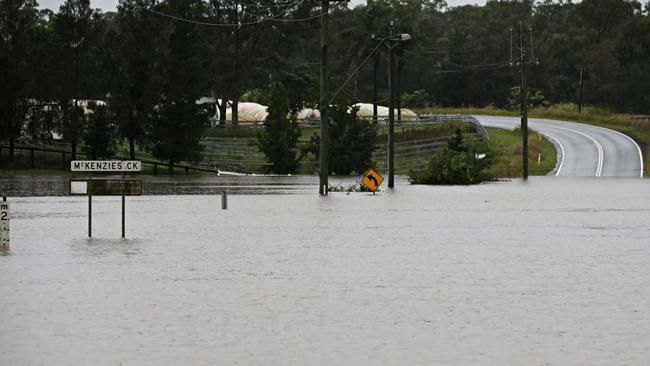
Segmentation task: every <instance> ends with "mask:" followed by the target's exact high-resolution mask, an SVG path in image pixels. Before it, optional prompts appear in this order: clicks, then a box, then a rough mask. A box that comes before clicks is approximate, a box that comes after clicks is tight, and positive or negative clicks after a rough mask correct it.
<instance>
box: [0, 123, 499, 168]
mask: <svg viewBox="0 0 650 366" xmlns="http://www.w3.org/2000/svg"><path fill="white" fill-rule="evenodd" d="M457 123H461V124H463V125H465V126H466V127H468V130H469V131H471V132H468V133H465V134H464V137H465V139H468V140H471V139H481V140H484V141H485V140H488V135H487V132H486V131H485V129H484V128H483V126H481V124H480V123H479V122H478V120H477V119H476V118H474V117H472V116H465V115H421V116H419V118H418V119H409V120H402V121H401V122H397V123H396V126H395V129H396V133H398V134H399V133H400V132H407V130H409V129H417V128H418V127H426V126H435V125H440V126H442V125H444V124H457ZM314 126H316V125H314ZM384 127H385V126H380V130H381V132H384V131H383V129H384ZM417 133H418V132H417V131H416V133H415V134H416V135H417ZM449 137H450V136H449V135H445V136H437V137H430V138H421V139H410V140H408V141H401V142H396V143H395V171H396V173H397V174H405V173H407V172H408V171H409V170H412V169H413V170H420V169H423V168H424V167H425V166H426V161H427V160H428V159H429V157H430V155H431V153H432V152H433V151H434V150H435V149H436V148H438V147H439V146H442V145H445V144H446V143H447V140H448V139H449ZM201 143H202V145H203V147H204V150H203V159H202V160H201V161H200V162H196V163H189V162H187V163H179V164H174V167H175V168H180V169H184V170H185V172H186V173H188V172H189V171H191V170H194V171H204V172H214V173H217V172H219V171H230V172H236V173H245V174H248V173H264V172H265V167H266V166H267V165H268V161H267V160H266V157H265V156H264V154H263V153H262V152H260V151H259V149H258V145H257V139H255V138H225V137H205V138H203V140H202V142H201ZM305 145H306V143H305V142H303V143H302V145H301V147H302V148H304V147H306V146H305ZM7 148H8V147H7V146H6V145H4V146H3V145H0V158H1V157H2V153H3V149H4V150H6V149H7ZM84 148H86V146H85V145H83V144H80V145H78V154H79V155H84V156H85V154H84V153H83V151H84ZM70 149H71V144H70V143H69V142H66V141H57V140H51V141H29V142H28V143H22V144H19V145H17V146H16V150H19V151H27V152H29V153H30V159H31V164H32V166H34V152H35V151H39V152H47V153H53V154H61V164H62V165H61V166H62V168H63V169H68V168H69V165H68V164H69V159H68V158H69V156H70ZM387 155H388V146H387V143H379V144H377V145H376V148H375V151H374V153H373V156H372V160H373V162H374V163H375V165H376V167H377V168H378V169H379V170H385V168H386V161H387ZM128 156H129V151H128V149H127V148H126V147H125V146H120V147H119V148H118V149H117V151H116V154H115V158H117V159H127V158H128ZM136 158H137V159H138V160H141V161H142V162H143V164H146V165H150V166H152V167H153V173H154V174H157V173H158V166H159V165H160V166H161V168H162V167H164V166H167V164H166V163H164V162H161V161H158V160H157V159H155V158H154V157H153V156H152V155H151V154H150V153H149V152H147V151H143V150H138V151H137V155H136ZM316 171H318V161H317V160H316V158H315V157H314V156H311V155H308V156H305V157H303V160H302V162H301V167H300V170H299V172H298V173H302V174H311V173H314V172H316Z"/></svg>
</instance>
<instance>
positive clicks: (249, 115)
mask: <svg viewBox="0 0 650 366" xmlns="http://www.w3.org/2000/svg"><path fill="white" fill-rule="evenodd" d="M237 106H238V108H237V112H238V119H239V123H242V124H246V123H254V122H262V121H264V120H265V119H266V116H268V115H269V113H268V112H267V111H266V110H267V109H268V107H267V106H265V105H261V104H259V103H252V102H240V103H238V104H237ZM226 121H228V122H230V121H232V108H231V107H230V106H229V107H228V108H227V109H226Z"/></svg>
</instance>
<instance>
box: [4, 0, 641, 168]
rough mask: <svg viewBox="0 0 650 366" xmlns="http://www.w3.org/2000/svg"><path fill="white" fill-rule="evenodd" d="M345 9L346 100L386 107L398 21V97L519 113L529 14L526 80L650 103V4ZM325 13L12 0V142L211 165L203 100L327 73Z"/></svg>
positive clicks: (335, 49)
mask: <svg viewBox="0 0 650 366" xmlns="http://www.w3.org/2000/svg"><path fill="white" fill-rule="evenodd" d="M332 9H333V10H332V11H331V12H330V14H329V17H330V30H331V36H330V51H329V55H330V59H329V63H330V65H329V69H330V79H329V80H328V81H327V82H329V83H330V84H331V85H330V90H336V89H338V86H339V85H341V84H342V83H343V82H344V80H346V79H347V78H348V76H349V75H351V74H352V73H353V71H355V70H356V69H357V68H358V67H359V65H360V64H361V62H362V61H364V60H367V61H366V64H364V65H363V67H361V69H360V70H359V72H358V73H357V74H355V75H354V76H353V78H352V81H351V82H350V83H349V84H348V86H347V87H346V88H344V89H343V91H342V93H341V96H342V97H344V98H346V99H348V100H350V99H351V100H357V101H360V102H373V101H375V102H380V103H385V99H386V96H387V91H386V89H387V85H386V84H387V75H386V63H387V60H386V59H387V56H386V54H387V48H386V47H384V46H381V47H379V48H378V49H377V50H376V51H375V54H374V56H373V57H370V58H368V55H369V53H370V52H371V51H372V50H373V49H375V47H376V46H377V43H378V42H379V40H378V39H380V38H381V37H385V36H387V35H388V32H389V23H390V22H391V21H392V22H393V24H394V31H395V32H397V33H409V34H410V35H411V37H412V39H411V40H410V41H408V42H403V43H401V44H400V46H399V47H398V48H397V49H396V50H395V52H396V57H397V59H398V62H397V65H398V74H399V83H398V86H399V89H400V92H402V93H404V94H407V95H416V96H418V98H412V99H411V100H413V101H414V102H413V103H415V101H416V100H417V103H419V104H431V105H439V106H453V107H457V106H486V105H490V104H491V105H495V106H506V105H507V104H508V103H509V101H511V88H512V87H513V86H516V85H517V84H518V81H517V80H518V76H517V74H516V68H514V67H511V66H510V61H511V52H512V49H513V46H512V44H513V43H515V44H516V43H517V42H516V34H514V35H513V34H511V28H512V27H513V26H515V25H516V24H517V22H519V21H522V22H523V23H524V24H525V25H526V30H527V33H526V34H525V45H526V47H527V49H528V50H529V52H531V53H532V51H533V50H534V56H535V58H537V59H538V60H539V64H538V65H534V66H532V67H529V68H528V69H529V75H528V79H529V84H530V86H531V87H532V88H534V89H535V90H537V91H539V92H540V93H541V94H543V95H544V96H545V98H546V99H547V100H548V101H550V102H555V103H559V102H575V101H576V100H577V97H578V86H579V77H580V72H581V70H582V72H583V76H585V79H588V80H587V81H586V82H585V87H584V100H585V103H589V104H592V105H597V106H601V107H606V108H609V109H612V110H614V111H620V112H631V113H648V111H649V110H650V96H649V94H648V90H650V66H649V65H650V17H649V11H650V5H647V4H646V5H645V6H643V5H642V4H641V3H639V2H637V1H634V0H632V1H630V0H584V1H582V2H580V3H572V2H570V1H569V2H564V1H560V2H553V1H545V2H542V3H534V2H533V1H530V0H523V1H488V3H487V4H486V5H485V6H461V7H448V6H447V5H446V3H445V2H444V0H404V1H396V0H368V2H367V4H365V5H360V6H356V7H351V6H350V5H347V4H345V3H340V4H339V3H337V4H336V5H333V6H332ZM319 15H320V9H319V2H314V1H309V0H303V1H299V0H296V1H292V0H283V1H279V0H246V1H235V0H219V1H217V0H187V1H183V0H163V1H159V0H121V1H120V2H119V5H118V7H117V9H116V11H115V12H102V11H99V10H97V9H92V8H91V7H90V3H89V1H88V0H67V1H65V2H64V3H63V4H62V5H61V7H60V9H59V10H58V11H56V12H53V11H50V10H39V9H38V4H37V2H36V1H35V0H0V139H3V140H5V141H8V143H9V144H10V145H12V146H13V144H14V143H15V141H16V140H17V139H19V138H21V137H30V138H42V137H44V136H47V135H48V133H50V132H56V133H58V134H61V135H63V137H64V138H65V139H66V140H68V141H70V142H71V144H72V149H71V150H72V151H71V153H72V155H73V157H74V156H75V155H76V150H77V147H76V146H77V144H78V143H79V142H81V141H82V140H83V141H86V142H87V143H88V142H93V141H94V142H95V143H96V144H98V145H101V146H104V145H106V146H108V147H109V148H105V149H99V150H98V151H95V152H93V154H95V155H102V153H101V150H109V151H108V153H109V155H110V150H111V149H110V146H111V142H110V141H109V142H108V143H107V142H106V141H95V140H101V139H99V137H100V136H102V135H103V134H102V133H101V131H103V130H114V131H115V134H114V135H115V136H116V137H119V138H120V139H122V140H123V141H125V142H126V144H127V145H128V149H129V153H130V155H131V157H132V158H133V157H135V151H136V149H137V148H138V147H142V148H146V149H149V150H150V151H151V152H152V153H153V154H154V155H155V156H157V157H158V158H160V159H163V160H165V161H168V162H169V163H170V164H173V163H174V162H176V161H181V160H195V159H198V158H199V157H200V152H201V148H200V144H199V140H200V137H201V135H202V133H203V130H204V128H205V127H206V119H207V116H206V113H205V112H204V111H202V110H201V109H200V107H199V106H197V105H196V104H195V101H196V100H197V99H199V98H200V97H202V96H215V97H216V98H217V99H219V100H222V101H224V102H222V103H221V104H220V105H219V108H220V109H221V111H222V113H221V115H222V116H225V113H224V112H225V108H226V103H225V101H232V102H233V105H234V107H236V103H237V101H238V100H239V98H241V97H242V96H244V95H250V94H251V91H253V90H255V89H263V90H269V89H270V88H271V85H272V83H273V82H274V81H277V78H278V77H279V76H280V75H283V74H284V73H286V72H287V71H288V70H290V69H291V68H292V67H294V66H296V65H297V64H304V65H306V66H304V67H306V68H311V69H312V71H314V72H316V71H317V68H318V62H319V52H320V49H319V38H318V37H319V29H318V16H319ZM513 38H514V41H515V42H513ZM530 56H532V55H530ZM288 92H289V93H291V90H288ZM88 100H98V101H102V102H103V103H105V105H104V104H102V103H87V102H86V101H88ZM407 100H408V99H407ZM408 103H410V102H408ZM235 122H236V121H235ZM98 131H99V132H98ZM112 144H113V147H114V145H115V142H112ZM103 155H106V154H103Z"/></svg>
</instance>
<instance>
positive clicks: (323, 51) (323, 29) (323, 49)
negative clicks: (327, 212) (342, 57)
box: [318, 0, 329, 196]
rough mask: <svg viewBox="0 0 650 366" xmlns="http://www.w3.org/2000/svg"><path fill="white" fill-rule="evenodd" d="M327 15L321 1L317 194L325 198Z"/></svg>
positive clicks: (325, 6)
mask: <svg viewBox="0 0 650 366" xmlns="http://www.w3.org/2000/svg"><path fill="white" fill-rule="evenodd" d="M327 13H329V0H322V1H321V17H320V105H319V106H318V109H319V110H320V151H319V157H320V179H319V186H318V193H319V194H320V195H321V196H326V195H327V191H328V182H327V178H328V175H329V168H328V166H327V162H328V155H327V153H328V148H329V128H328V127H329V126H328V125H329V113H328V109H329V98H328V95H327V94H328V92H327V86H328V85H327V84H328V76H327Z"/></svg>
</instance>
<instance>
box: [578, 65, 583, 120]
mask: <svg viewBox="0 0 650 366" xmlns="http://www.w3.org/2000/svg"><path fill="white" fill-rule="evenodd" d="M583 69H584V67H582V66H580V96H579V98H578V113H582V86H583V82H584V79H583V77H582V73H583Z"/></svg>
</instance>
